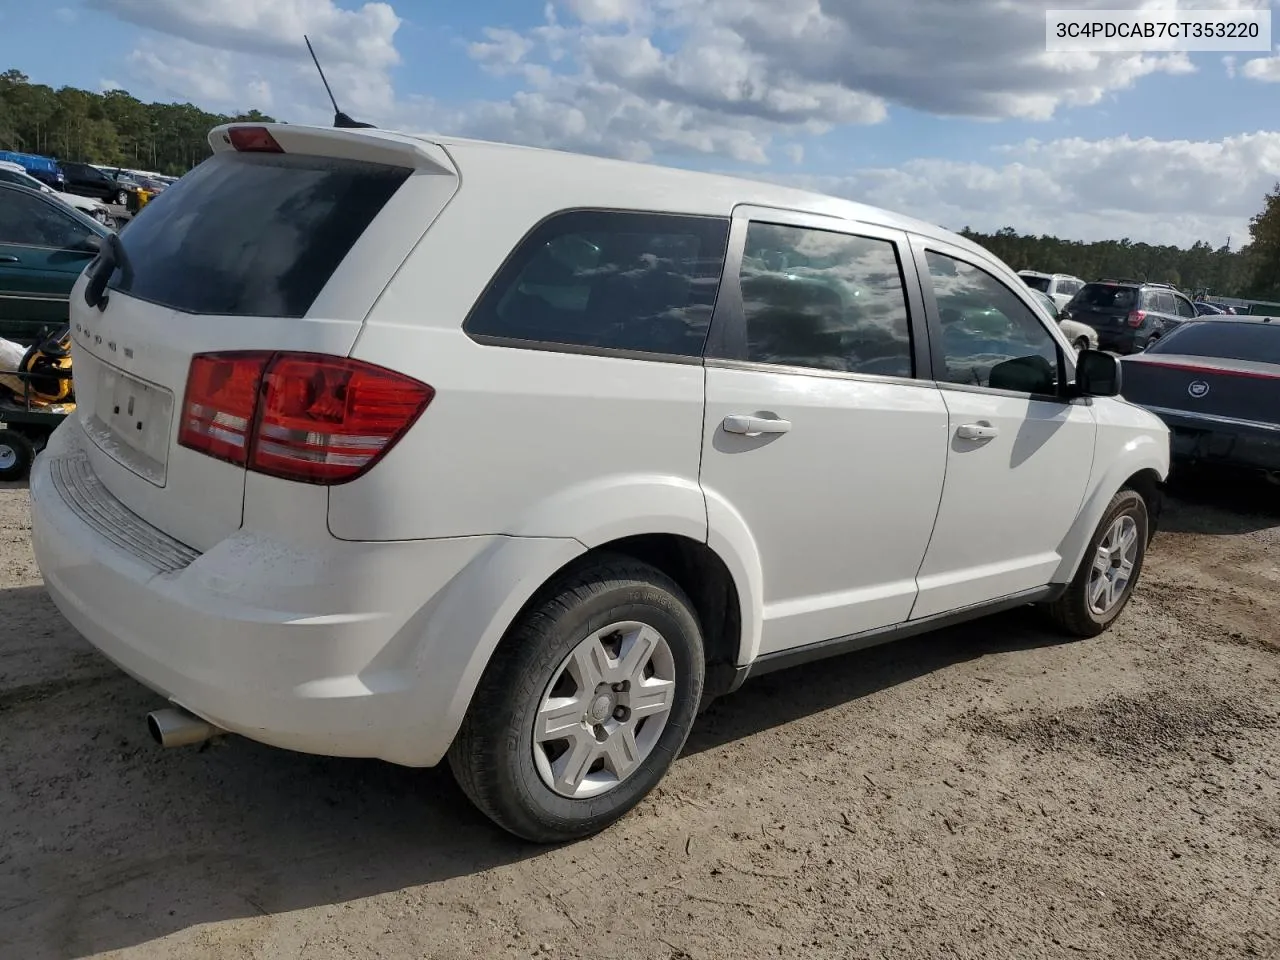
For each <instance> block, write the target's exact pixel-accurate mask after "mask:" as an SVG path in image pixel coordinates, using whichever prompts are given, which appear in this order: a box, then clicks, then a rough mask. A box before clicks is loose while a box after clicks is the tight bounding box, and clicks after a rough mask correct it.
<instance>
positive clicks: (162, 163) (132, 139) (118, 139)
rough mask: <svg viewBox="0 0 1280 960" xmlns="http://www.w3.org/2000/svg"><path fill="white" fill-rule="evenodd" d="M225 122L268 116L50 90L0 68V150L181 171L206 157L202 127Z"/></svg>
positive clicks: (124, 95)
mask: <svg viewBox="0 0 1280 960" xmlns="http://www.w3.org/2000/svg"><path fill="white" fill-rule="evenodd" d="M233 120H257V121H260V122H264V123H267V122H271V120H272V118H271V117H269V116H267V115H266V114H263V113H259V112H258V111H257V110H247V111H245V112H244V113H239V114H235V115H227V114H221V113H209V112H208V111H205V110H201V109H200V108H199V107H197V106H195V105H193V104H190V103H143V102H142V101H141V100H139V99H137V98H136V97H133V96H131V95H130V94H129V93H128V92H127V91H125V90H108V91H106V92H105V93H93V92H91V91H89V90H80V89H77V88H76V87H60V88H58V89H57V90H55V89H53V88H52V87H48V86H45V85H44V84H42V83H32V82H31V81H30V79H29V78H28V77H27V75H26V74H24V73H22V72H21V71H20V70H6V71H5V72H4V73H0V149H2V150H17V151H21V152H23V153H38V154H41V155H43V156H47V157H55V158H57V159H59V160H74V161H83V162H86V163H99V164H119V165H121V166H124V167H130V168H133V169H140V170H154V171H156V172H157V173H164V174H169V175H171V176H181V175H182V174H184V173H186V172H187V171H188V170H190V169H191V168H192V167H194V166H195V165H196V164H197V163H199V162H200V161H201V160H203V159H204V158H205V157H207V156H209V154H210V152H211V151H210V150H209V142H208V140H206V139H205V138H206V137H207V136H208V134H209V131H210V130H211V129H213V128H214V127H216V126H218V125H219V124H222V123H230V122H231V121H233Z"/></svg>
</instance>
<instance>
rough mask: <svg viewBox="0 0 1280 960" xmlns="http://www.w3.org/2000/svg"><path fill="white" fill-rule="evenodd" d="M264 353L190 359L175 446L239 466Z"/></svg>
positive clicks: (255, 404)
mask: <svg viewBox="0 0 1280 960" xmlns="http://www.w3.org/2000/svg"><path fill="white" fill-rule="evenodd" d="M270 359H271V354H270V353H205V354H197V355H196V356H194V357H192V358H191V369H190V370H189V371H188V373H187V390H186V395H185V396H184V397H183V399H182V423H181V424H180V425H179V427H178V443H179V444H180V445H181V446H184V447H189V448H191V449H192V450H198V451H200V452H201V453H207V454H208V455H209V456H211V457H216V458H217V459H219V460H227V461H229V462H231V463H237V464H240V465H241V466H244V465H245V464H246V463H247V462H248V455H249V440H250V438H251V436H252V432H253V421H254V417H255V415H256V414H257V410H258V391H259V388H260V387H261V385H262V373H263V371H264V370H265V369H266V366H267V361H268V360H270Z"/></svg>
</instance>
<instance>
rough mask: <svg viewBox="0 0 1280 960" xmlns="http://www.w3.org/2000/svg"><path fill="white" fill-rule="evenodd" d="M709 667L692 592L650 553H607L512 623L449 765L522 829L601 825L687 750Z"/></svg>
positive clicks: (479, 798) (573, 831) (472, 794)
mask: <svg viewBox="0 0 1280 960" xmlns="http://www.w3.org/2000/svg"><path fill="white" fill-rule="evenodd" d="M705 669H706V662H705V657H704V653H703V642H702V633H701V630H700V629H699V626H698V620H697V617H696V616H695V615H694V613H693V608H692V604H691V603H690V602H689V600H688V598H687V597H686V596H685V594H684V591H683V590H681V589H680V587H679V586H677V585H676V583H675V582H674V581H672V580H671V579H670V578H669V577H667V576H666V575H665V574H664V573H662V572H661V571H660V570H658V569H656V568H655V567H651V566H649V565H648V564H645V563H640V562H638V561H635V560H631V559H629V558H626V557H610V558H607V559H602V560H600V561H598V562H596V563H594V564H592V565H591V566H589V567H584V568H581V569H579V570H578V571H576V572H573V573H570V574H568V575H566V576H564V577H562V578H561V579H559V580H558V581H556V582H554V583H553V584H552V585H550V587H549V588H547V589H546V590H544V592H543V594H542V595H541V597H540V598H536V599H535V600H534V602H533V603H532V604H531V605H530V607H529V608H528V609H527V610H526V611H525V613H524V614H523V615H522V616H521V618H520V619H519V620H518V621H517V622H516V623H515V624H514V625H513V626H512V628H511V629H510V630H509V631H508V633H507V635H506V636H505V637H504V638H503V640H502V642H501V643H500V644H499V646H498V649H497V650H496V651H495V653H494V656H493V658H492V660H491V661H490V663H489V666H488V667H487V668H486V670H485V673H484V676H483V677H482V678H481V680H480V684H479V686H478V687H477V689H476V692H475V695H474V696H473V697H472V701H471V705H470V707H469V708H468V710H467V715H466V718H465V719H464V720H463V723H462V727H461V729H460V730H459V732H458V735H457V737H456V738H455V739H454V742H453V745H452V746H451V747H450V749H449V766H450V768H451V769H452V770H453V773H454V777H455V778H456V779H457V781H458V784H459V786H460V787H461V788H462V790H463V792H464V793H465V794H466V795H467V796H468V797H469V798H470V799H471V801H472V802H473V803H474V804H475V805H476V806H477V807H478V808H479V809H480V810H481V811H482V812H483V813H484V814H485V815H487V816H488V817H489V818H490V819H492V820H493V821H494V822H495V823H497V824H498V825H499V826H501V827H502V828H503V829H505V830H507V831H509V832H511V833H513V834H515V835H516V836H518V837H521V838H523V839H525V840H531V841H534V842H537V843H561V842H566V841H570V840H578V839H581V838H583V837H587V836H590V835H592V834H594V833H598V832H599V831H601V830H603V829H604V828H605V827H607V826H609V824H611V823H613V822H614V821H616V820H618V819H619V818H621V817H622V816H624V815H625V814H626V813H627V812H628V811H630V810H631V809H632V808H633V807H634V806H636V804H638V803H639V802H640V801H641V800H642V799H644V797H645V795H646V794H648V793H649V791H650V790H652V789H653V788H654V787H655V786H656V785H657V783H658V781H659V780H661V779H662V777H663V775H664V774H665V773H666V772H667V769H668V768H669V767H670V766H671V763H672V762H673V761H674V760H675V758H676V756H677V755H678V754H679V753H680V750H681V748H682V747H683V746H684V743H685V740H686V739H687V738H688V736H689V730H690V728H691V726H692V724H693V718H694V716H695V715H696V713H697V709H698V705H699V703H700V701H701V699H702V686H703V679H704V673H705Z"/></svg>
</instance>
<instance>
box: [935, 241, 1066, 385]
mask: <svg viewBox="0 0 1280 960" xmlns="http://www.w3.org/2000/svg"><path fill="white" fill-rule="evenodd" d="M925 259H926V260H927V261H928V264H929V277H930V279H931V280H932V282H933V293H934V297H935V299H936V300H937V303H938V316H939V319H940V320H941V322H942V348H943V353H944V354H945V358H946V371H945V374H944V377H945V380H946V382H949V383H956V384H966V385H969V386H975V387H991V388H993V389H999V390H1015V391H1018V392H1020V393H1035V394H1054V393H1056V392H1057V382H1058V344H1057V341H1056V340H1054V339H1053V336H1052V335H1051V334H1050V333H1049V331H1048V330H1046V329H1045V327H1044V324H1042V323H1041V322H1040V321H1039V320H1038V319H1037V318H1036V316H1035V314H1034V313H1032V311H1031V309H1030V308H1029V307H1028V306H1027V305H1026V304H1024V303H1023V302H1022V301H1021V300H1019V299H1018V298H1017V296H1015V295H1014V293H1013V291H1012V290H1010V289H1009V288H1008V287H1006V286H1005V285H1004V284H1003V283H1001V282H1000V281H999V280H997V279H996V278H995V277H993V276H992V275H991V274H989V273H987V272H986V271H985V270H981V269H979V268H978V267H975V266H973V265H972V264H968V263H965V262H964V261H963V260H957V259H956V258H954V257H949V256H947V255H946V254H942V253H935V252H934V251H932V250H929V251H927V252H926V253H925Z"/></svg>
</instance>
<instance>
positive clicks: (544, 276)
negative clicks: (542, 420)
mask: <svg viewBox="0 0 1280 960" xmlns="http://www.w3.org/2000/svg"><path fill="white" fill-rule="evenodd" d="M180 186H181V185H179V187H180ZM179 187H171V188H170V190H169V191H166V192H165V193H163V194H161V199H163V198H164V197H165V196H167V195H168V193H169V192H170V191H172V190H174V189H179ZM728 232H729V224H728V221H727V220H722V219H715V218H712V217H682V216H675V215H668V214H654V213H631V212H622V211H588V210H582V211H572V212H568V213H562V214H559V215H558V216H555V217H552V218H551V219H549V220H547V221H546V222H544V223H543V224H541V225H540V226H538V227H537V228H536V229H534V231H533V232H532V233H530V234H529V235H528V236H527V237H526V238H525V240H524V241H523V242H522V243H521V244H520V246H519V247H517V248H516V251H515V253H514V254H513V255H512V256H511V258H510V259H509V260H508V261H507V262H506V263H505V264H504V265H503V267H502V269H501V270H499V271H498V275H497V276H496V277H495V278H494V281H493V283H492V284H490V286H489V289H488V290H486V291H485V293H484V296H482V297H481V298H480V302H479V303H477V304H476V307H475V309H474V310H473V311H472V313H471V316H470V317H468V318H467V322H466V325H465V329H466V331H467V333H469V334H471V335H472V336H476V337H497V338H502V339H507V340H526V341H532V342H539V343H557V344H565V345H567V346H581V347H595V348H603V349H611V350H628V351H640V352H644V353H660V354H668V355H675V356H684V357H696V356H701V354H702V345H703V342H704V341H705V340H706V336H707V328H708V326H709V324H710V322H711V311H712V308H713V307H714V306H715V300H716V291H717V290H718V288H719V284H720V272H721V270H722V269H723V268H724V252H725V243H726V240H727V237H728Z"/></svg>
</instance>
